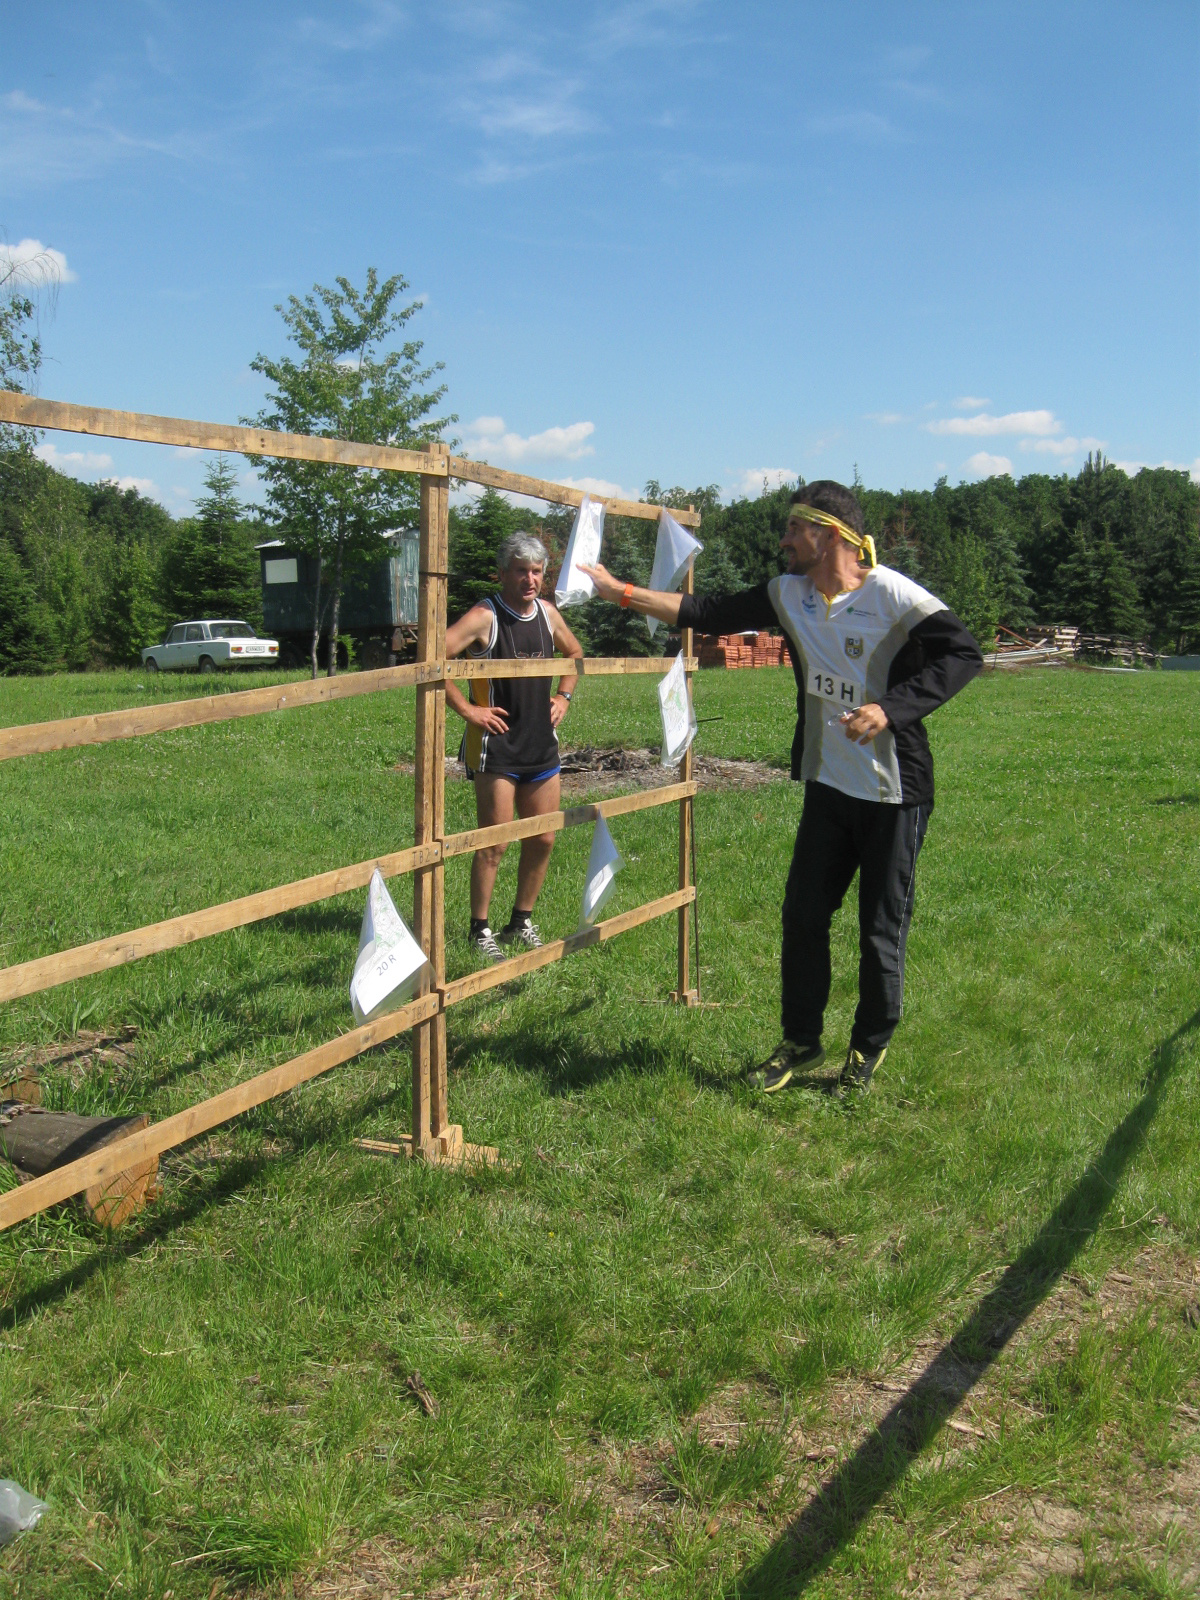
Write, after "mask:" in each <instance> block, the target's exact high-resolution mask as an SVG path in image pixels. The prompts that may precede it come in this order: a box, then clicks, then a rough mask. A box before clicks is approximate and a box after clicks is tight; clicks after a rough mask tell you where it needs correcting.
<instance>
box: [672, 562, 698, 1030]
mask: <svg viewBox="0 0 1200 1600" xmlns="http://www.w3.org/2000/svg"><path fill="white" fill-rule="evenodd" d="M694 567H695V563H694V562H691V563H689V564H688V569H687V571H686V572H685V573H684V576H683V584H682V586H681V587H682V592H683V593H684V594H691V593H692V592H693V590H694V587H695V572H694ZM679 647H680V651H681V652H682V654H683V655H684V656H688V657H690V656H691V653H692V630H691V628H684V629H682V631H681V633H680V645H679ZM684 670H685V672H686V671H687V669H686V668H685V669H684ZM687 697H688V703H689V704H691V700H692V675H691V673H690V672H687ZM692 757H693V749H692V746H691V745H689V746H688V748H687V749H686V750H685V751H684V753H683V760H682V761H681V762H680V763H679V781H680V783H690V781H691V777H692ZM691 847H692V801H691V798H690V797H689V798H687V799H685V800H681V801H680V802H679V887H680V889H685V888H687V886H688V884H689V883H690V882H691ZM692 902H693V906H694V903H695V895H693V896H692ZM690 914H691V913H690V912H689V909H688V907H687V906H686V905H683V906H680V908H679V938H678V961H677V963H676V967H677V981H678V988H677V989H676V991H675V992H676V997H677V999H678V1000H679V1001H680V1002H682V1004H684V1005H687V1004H689V1003H690V1001H691V999H692V997H693V996H694V997H695V998H699V992H698V991H699V977H700V975H699V972H697V974H696V979H697V987H696V989H695V990H693V989H692V984H691V976H692V958H691V949H690V942H689V938H688V934H689V929H688V917H689V915H690Z"/></svg>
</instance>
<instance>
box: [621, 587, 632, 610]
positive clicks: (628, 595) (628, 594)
mask: <svg viewBox="0 0 1200 1600" xmlns="http://www.w3.org/2000/svg"><path fill="white" fill-rule="evenodd" d="M632 599H633V585H632V584H631V583H627V584H626V585H625V592H624V593H623V594H622V596H621V599H620V602H619V604H620V605H621V606H622V607H623V608H624V609H626V610H627V609H628V607H629V602H630V601H631V600H632Z"/></svg>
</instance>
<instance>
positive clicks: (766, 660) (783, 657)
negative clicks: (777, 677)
mask: <svg viewBox="0 0 1200 1600" xmlns="http://www.w3.org/2000/svg"><path fill="white" fill-rule="evenodd" d="M699 646H700V648H699V651H698V654H699V658H700V665H701V666H702V667H727V668H732V667H782V666H786V665H787V664H789V663H790V661H791V657H790V656H789V655H788V648H787V640H786V639H784V638H783V637H782V635H780V634H775V633H760V634H757V635H756V634H742V633H722V634H720V635H719V636H718V637H717V638H713V636H712V635H711V634H707V633H706V634H701V636H700V639H699Z"/></svg>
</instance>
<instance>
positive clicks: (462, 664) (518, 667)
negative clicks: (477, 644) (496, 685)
mask: <svg viewBox="0 0 1200 1600" xmlns="http://www.w3.org/2000/svg"><path fill="white" fill-rule="evenodd" d="M674 665H675V658H674V657H673V656H585V657H584V658H583V660H582V661H576V662H571V661H569V660H567V658H566V657H565V656H555V657H554V658H553V659H551V658H550V657H546V658H545V659H544V660H538V659H534V660H530V661H493V660H490V659H489V660H482V661H471V660H468V659H466V658H463V659H461V660H455V661H447V662H446V663H445V668H446V677H447V678H556V677H558V675H559V673H570V672H577V673H578V675H579V676H580V677H581V678H612V677H627V676H628V677H636V676H639V675H641V674H643V673H648V674H651V675H653V676H656V677H661V676H662V675H663V673H665V672H670V670H671V668H672V667H673V666H674ZM699 665H700V663H699V662H698V661H697V660H695V659H694V658H692V657H689V658H688V659H686V660H685V661H684V664H683V667H684V671H685V672H695V670H696V669H697V667H698V666H699Z"/></svg>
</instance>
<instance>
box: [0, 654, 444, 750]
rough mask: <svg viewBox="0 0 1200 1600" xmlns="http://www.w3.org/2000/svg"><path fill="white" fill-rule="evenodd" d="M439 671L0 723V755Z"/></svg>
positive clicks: (401, 685)
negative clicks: (20, 723) (9, 724)
mask: <svg viewBox="0 0 1200 1600" xmlns="http://www.w3.org/2000/svg"><path fill="white" fill-rule="evenodd" d="M440 676H441V667H440V666H439V665H438V663H437V662H433V663H431V664H428V665H421V664H416V665H414V664H411V663H410V664H409V665H407V666H403V667H380V668H379V669H378V670H377V671H374V672H348V673H346V674H344V675H343V674H340V673H339V675H338V676H337V677H336V678H316V679H300V680H298V681H297V682H296V683H283V684H272V685H270V686H269V687H267V688H263V689H241V690H235V691H234V692H233V693H231V694H214V695H206V696H204V697H203V698H197V699H195V700H173V701H170V702H169V703H167V704H164V705H157V706H135V707H131V708H130V709H129V710H128V711H101V712H97V713H96V715H95V716H90V717H63V718H61V719H60V720H59V721H57V722H30V723H26V724H25V725H24V726H17V727H14V728H0V761H8V760H10V759H11V758H12V757H13V756H31V755H44V754H46V753H47V752H48V751H51V750H72V749H75V748H77V747H78V746H80V745H90V744H108V743H109V742H110V741H111V740H113V739H138V738H141V737H142V736H143V735H144V734H148V733H169V732H173V731H174V730H176V729H179V728H195V727H199V726H200V725H201V724H203V723H209V722H231V721H233V720H234V719H236V718H237V717H256V716H258V715H260V714H261V713H262V712H265V711H294V710H296V709H297V708H298V707H300V706H313V705H323V704H325V703H326V702H327V701H332V700H350V699H353V698H354V696H355V695H360V694H376V693H378V692H379V691H380V690H384V689H406V688H411V687H412V685H413V684H416V683H424V682H429V681H430V680H432V679H436V678H439V677H440Z"/></svg>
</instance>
